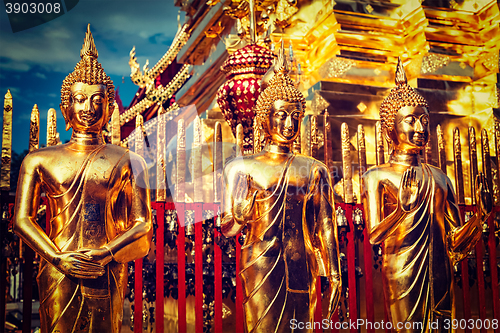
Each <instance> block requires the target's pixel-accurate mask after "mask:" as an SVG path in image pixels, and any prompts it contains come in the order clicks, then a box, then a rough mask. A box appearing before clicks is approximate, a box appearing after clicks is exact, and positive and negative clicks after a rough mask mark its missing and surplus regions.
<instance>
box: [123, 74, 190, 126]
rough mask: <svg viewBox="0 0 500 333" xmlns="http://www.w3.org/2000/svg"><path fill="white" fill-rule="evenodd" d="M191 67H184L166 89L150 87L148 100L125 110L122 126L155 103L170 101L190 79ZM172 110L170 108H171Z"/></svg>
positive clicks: (147, 95) (145, 99) (147, 92)
mask: <svg viewBox="0 0 500 333" xmlns="http://www.w3.org/2000/svg"><path fill="white" fill-rule="evenodd" d="M191 68H192V66H191V65H184V66H182V68H181V69H180V70H179V71H178V72H177V74H175V76H174V77H173V78H172V80H171V81H170V82H169V83H168V85H167V86H166V87H162V86H159V87H157V88H153V85H152V84H151V85H149V86H148V88H147V91H146V98H144V99H142V100H141V101H140V102H139V103H137V104H135V105H134V106H132V107H131V108H129V109H127V110H125V112H124V113H122V114H121V115H120V125H122V126H123V125H124V124H126V123H127V122H129V121H130V120H132V119H133V118H134V117H135V116H137V115H138V114H141V113H142V112H144V111H145V110H146V109H148V108H149V107H151V106H152V105H153V104H154V103H162V104H163V103H165V102H166V101H168V100H170V99H171V98H172V96H173V94H175V92H177V91H178V90H179V88H180V87H182V85H183V84H184V83H185V82H186V80H187V79H189V77H190V75H189V71H190V70H191ZM169 109H170V108H169ZM167 112H168V110H167Z"/></svg>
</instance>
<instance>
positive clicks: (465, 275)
mask: <svg viewBox="0 0 500 333" xmlns="http://www.w3.org/2000/svg"><path fill="white" fill-rule="evenodd" d="M439 135H440V127H438V136H439ZM441 135H442V131H441ZM443 150H444V143H443ZM443 155H444V154H443ZM453 158H454V166H455V189H456V193H457V199H458V202H457V203H458V207H459V208H460V215H461V220H462V222H463V221H465V201H464V189H463V173H462V146H461V143H460V131H459V130H458V128H455V129H454V130H453ZM445 160H446V159H445ZM440 165H441V167H442V166H443V163H442V161H441V159H440ZM445 168H446V165H445ZM444 172H445V173H446V169H445V171H444ZM460 265H461V270H462V297H463V304H464V310H463V311H464V319H466V320H467V319H470V318H471V308H470V288H469V263H468V260H467V258H465V259H464V260H462V262H461V263H460ZM465 332H470V329H467V328H466V330H465Z"/></svg>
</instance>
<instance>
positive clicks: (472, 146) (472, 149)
mask: <svg viewBox="0 0 500 333" xmlns="http://www.w3.org/2000/svg"><path fill="white" fill-rule="evenodd" d="M469 161H470V188H471V199H472V204H473V205H475V204H476V193H475V190H474V189H475V188H476V177H477V175H478V173H479V172H478V163H477V142H476V130H475V129H474V127H472V126H471V127H469Z"/></svg>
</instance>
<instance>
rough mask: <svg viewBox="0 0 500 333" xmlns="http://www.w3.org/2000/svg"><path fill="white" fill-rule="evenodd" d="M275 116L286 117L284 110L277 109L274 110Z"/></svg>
mask: <svg viewBox="0 0 500 333" xmlns="http://www.w3.org/2000/svg"><path fill="white" fill-rule="evenodd" d="M276 117H278V118H280V119H285V118H286V112H285V111H278V112H276Z"/></svg>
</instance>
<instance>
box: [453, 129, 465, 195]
mask: <svg viewBox="0 0 500 333" xmlns="http://www.w3.org/2000/svg"><path fill="white" fill-rule="evenodd" d="M453 156H454V163H455V188H456V189H457V196H458V203H459V204H465V195H464V174H463V170H462V145H461V143H460V131H459V129H458V127H455V129H454V130H453Z"/></svg>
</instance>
